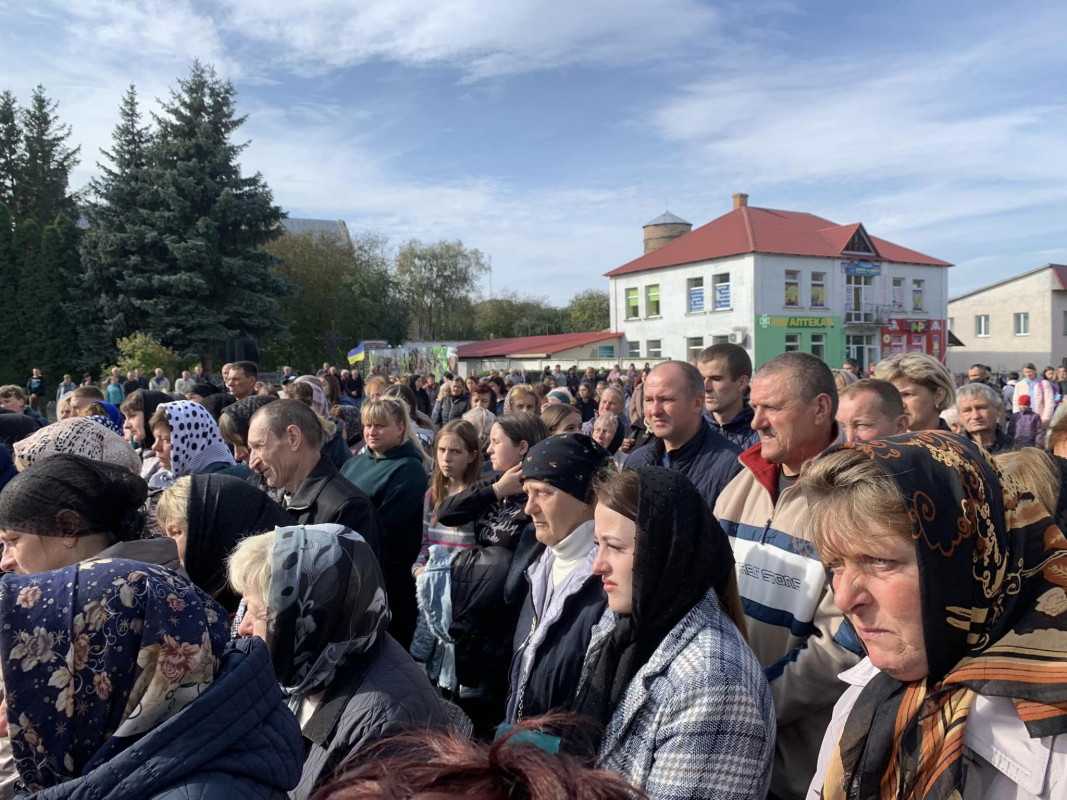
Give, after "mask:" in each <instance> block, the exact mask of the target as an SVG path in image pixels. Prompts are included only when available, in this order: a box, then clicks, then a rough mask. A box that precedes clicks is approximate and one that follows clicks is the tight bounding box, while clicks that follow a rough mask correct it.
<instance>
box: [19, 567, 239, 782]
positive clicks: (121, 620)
mask: <svg viewBox="0 0 1067 800" xmlns="http://www.w3.org/2000/svg"><path fill="white" fill-rule="evenodd" d="M0 618H2V619H3V620H4V625H3V626H2V628H0V666H2V669H3V678H4V687H5V690H6V692H7V718H8V731H9V736H10V739H11V749H12V753H13V755H14V759H15V765H16V767H17V768H18V771H19V777H20V778H21V780H22V782H23V783H24V784H25V785H26V787H27V788H28V789H29V791H31V792H36V791H39V790H41V789H44V788H47V787H49V786H55V785H57V784H60V783H64V782H65V781H69V780H72V779H74V778H77V777H79V776H81V775H85V774H86V773H88V772H90V771H91V770H92V769H94V768H95V767H97V766H99V765H100V764H102V763H104V762H105V761H107V760H108V759H110V758H112V757H114V756H115V755H117V754H118V753H120V752H122V751H123V750H124V749H126V748H127V747H129V746H130V745H131V744H133V743H134V742H135V741H137V740H138V739H139V738H140V737H142V736H143V735H144V734H146V733H148V732H149V731H151V730H152V729H153V728H156V727H157V726H159V725H160V724H162V723H163V722H165V721H166V720H168V719H170V718H171V717H173V716H174V715H176V714H177V713H178V712H179V711H181V709H182V708H184V707H185V706H186V705H188V704H189V703H191V702H192V701H194V700H195V699H196V698H197V697H198V696H199V695H200V693H201V692H203V691H204V690H205V689H206V688H207V687H208V686H209V685H210V684H211V682H212V681H213V680H214V679H215V674H216V672H217V671H218V665H219V656H220V655H221V654H222V651H223V649H224V647H225V646H226V641H227V639H228V638H229V637H228V626H227V624H226V622H225V621H224V620H225V619H226V614H225V612H223V610H222V608H221V607H220V606H219V605H218V604H217V603H216V602H215V601H214V600H212V599H211V598H210V597H209V596H208V595H207V594H205V593H204V592H203V591H201V590H200V589H198V588H196V587H195V586H194V585H193V584H192V583H190V582H189V580H188V579H186V578H183V577H181V576H179V575H177V574H175V573H173V572H171V571H170V570H167V569H164V568H162V567H156V566H151V565H148V564H142V563H139V562H136V561H125V560H120V559H105V560H102V561H95V562H89V563H84V564H75V565H74V566H71V567H64V568H63V569H58V570H54V571H52V572H44V573H38V574H36V575H15V574H8V575H5V576H4V577H3V580H2V581H0Z"/></svg>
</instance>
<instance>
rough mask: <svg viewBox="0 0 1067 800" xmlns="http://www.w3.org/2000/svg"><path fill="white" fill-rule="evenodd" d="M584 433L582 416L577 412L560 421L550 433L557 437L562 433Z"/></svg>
mask: <svg viewBox="0 0 1067 800" xmlns="http://www.w3.org/2000/svg"><path fill="white" fill-rule="evenodd" d="M581 432H582V415H581V414H580V413H579V412H577V411H575V412H574V413H573V414H568V415H567V416H565V417H564V418H563V419H561V420H560V421H559V424H557V425H556V427H554V428H553V429H552V430H551V431H549V433H551V434H552V435H553V436H556V435H557V434H560V433H581Z"/></svg>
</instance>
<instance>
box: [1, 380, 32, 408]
mask: <svg viewBox="0 0 1067 800" xmlns="http://www.w3.org/2000/svg"><path fill="white" fill-rule="evenodd" d="M23 374H25V373H23ZM0 406H2V407H3V408H6V409H7V410H8V411H14V412H15V413H16V414H21V413H22V410H23V409H24V408H26V401H25V400H23V399H22V398H20V397H19V396H18V395H14V394H13V395H11V396H10V397H0Z"/></svg>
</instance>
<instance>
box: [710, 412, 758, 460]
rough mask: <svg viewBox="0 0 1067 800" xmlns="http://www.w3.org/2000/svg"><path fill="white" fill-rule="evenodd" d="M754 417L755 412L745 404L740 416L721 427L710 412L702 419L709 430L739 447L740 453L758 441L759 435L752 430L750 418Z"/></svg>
mask: <svg viewBox="0 0 1067 800" xmlns="http://www.w3.org/2000/svg"><path fill="white" fill-rule="evenodd" d="M754 416H756V412H755V411H753V410H752V406H750V405H749V404H748V403H745V405H744V407H743V408H742V409H741V413H740V414H738V415H737V416H736V417H734V418H733V419H732V420H730V421H729V422H724V423H723V424H722V425H720V424H719V421H718V420H717V419H715V416H714V415H713V414H712V413H711V412H710V411H705V412H704V419H705V420H706V421H707V423H708V424H709V425H710V426H711V429H712V430H713V431H715V432H716V433H718V434H720V435H722V436H725V437H726V438H727V439H729V440H730V441H731V442H733V443H734V444H736V445H737V446H738V447H740V448H741V452H742V453H743V452H745V451H746V450H748V448H750V447H752V445H754V444H756V442H758V441H759V434H758V433H756V432H755V431H754V430H752V418H753V417H754Z"/></svg>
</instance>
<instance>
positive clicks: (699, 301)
mask: <svg viewBox="0 0 1067 800" xmlns="http://www.w3.org/2000/svg"><path fill="white" fill-rule="evenodd" d="M685 284H686V286H685V288H686V297H687V303H688V306H687V307H688V308H689V313H690V314H700V313H703V311H704V279H703V278H690V279H689V280H687V281H686V282H685Z"/></svg>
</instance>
